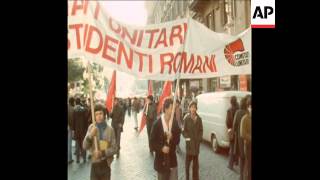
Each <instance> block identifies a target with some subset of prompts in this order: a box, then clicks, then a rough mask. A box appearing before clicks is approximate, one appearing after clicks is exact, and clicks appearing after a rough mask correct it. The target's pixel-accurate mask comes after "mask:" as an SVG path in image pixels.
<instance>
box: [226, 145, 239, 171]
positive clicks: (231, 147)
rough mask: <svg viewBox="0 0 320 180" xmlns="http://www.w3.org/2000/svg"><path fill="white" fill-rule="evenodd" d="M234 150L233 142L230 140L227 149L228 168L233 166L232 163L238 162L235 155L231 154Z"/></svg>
mask: <svg viewBox="0 0 320 180" xmlns="http://www.w3.org/2000/svg"><path fill="white" fill-rule="evenodd" d="M233 151H234V142H233V141H232V142H230V149H229V164H228V167H229V168H231V169H232V168H233V165H234V163H236V162H238V158H237V157H236V155H235V154H233Z"/></svg>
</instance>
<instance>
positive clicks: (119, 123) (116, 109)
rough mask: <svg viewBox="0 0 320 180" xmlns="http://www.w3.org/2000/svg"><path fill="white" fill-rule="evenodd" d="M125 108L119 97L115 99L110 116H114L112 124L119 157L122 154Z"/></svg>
mask: <svg viewBox="0 0 320 180" xmlns="http://www.w3.org/2000/svg"><path fill="white" fill-rule="evenodd" d="M123 114H124V110H123V108H122V107H121V105H120V103H119V99H118V98H115V99H114V105H113V108H112V112H111V113H110V117H111V118H112V122H111V126H112V128H113V130H114V132H115V137H116V143H117V148H118V151H117V157H119V155H120V141H121V133H122V131H123V124H124V116H123Z"/></svg>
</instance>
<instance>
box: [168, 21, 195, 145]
mask: <svg viewBox="0 0 320 180" xmlns="http://www.w3.org/2000/svg"><path fill="white" fill-rule="evenodd" d="M187 24H188V25H189V24H190V18H188V22H187ZM188 33H189V31H188V30H187V31H186V34H184V36H185V37H184V43H183V51H185V47H186V46H185V45H186V38H187V37H188ZM181 58H182V56H181V57H180V61H179V65H178V77H177V83H176V88H175V92H174V97H173V107H172V113H171V117H170V121H169V132H170V133H171V128H172V123H173V117H174V114H175V112H176V98H177V95H176V94H177V90H178V88H179V84H180V76H181V64H182V60H181ZM167 141H168V143H169V141H170V140H169V139H167Z"/></svg>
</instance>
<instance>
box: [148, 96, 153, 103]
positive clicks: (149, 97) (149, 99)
mask: <svg viewBox="0 0 320 180" xmlns="http://www.w3.org/2000/svg"><path fill="white" fill-rule="evenodd" d="M152 102H153V96H152V95H149V96H148V97H147V103H148V104H150V103H152Z"/></svg>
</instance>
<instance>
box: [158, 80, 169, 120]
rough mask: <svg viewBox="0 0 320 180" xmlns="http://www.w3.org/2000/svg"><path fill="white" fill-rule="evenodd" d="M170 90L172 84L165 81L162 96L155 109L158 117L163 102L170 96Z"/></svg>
mask: <svg viewBox="0 0 320 180" xmlns="http://www.w3.org/2000/svg"><path fill="white" fill-rule="evenodd" d="M171 89H172V82H171V81H166V82H165V83H164V85H163V90H162V94H161V96H160V98H159V104H158V107H157V114H158V115H159V114H160V112H161V108H162V104H163V101H164V99H165V98H166V97H169V96H171Z"/></svg>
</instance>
